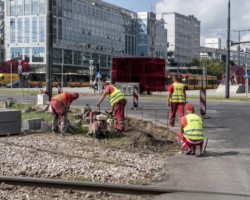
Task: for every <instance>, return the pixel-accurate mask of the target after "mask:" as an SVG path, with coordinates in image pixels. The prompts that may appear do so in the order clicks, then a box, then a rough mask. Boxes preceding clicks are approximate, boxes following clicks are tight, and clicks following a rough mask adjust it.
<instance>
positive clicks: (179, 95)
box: [168, 75, 186, 126]
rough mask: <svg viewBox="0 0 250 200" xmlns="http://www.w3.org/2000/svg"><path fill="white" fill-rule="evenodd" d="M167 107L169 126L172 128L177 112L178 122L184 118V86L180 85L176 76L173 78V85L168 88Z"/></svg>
mask: <svg viewBox="0 0 250 200" xmlns="http://www.w3.org/2000/svg"><path fill="white" fill-rule="evenodd" d="M168 92H169V94H168V106H169V107H170V115H169V121H168V123H169V125H170V126H174V123H175V115H176V112H177V110H178V115H179V122H180V119H181V117H183V116H184V106H185V103H186V86H185V85H184V84H183V83H180V81H179V77H178V76H177V75H174V76H173V83H172V84H171V85H169V87H168Z"/></svg>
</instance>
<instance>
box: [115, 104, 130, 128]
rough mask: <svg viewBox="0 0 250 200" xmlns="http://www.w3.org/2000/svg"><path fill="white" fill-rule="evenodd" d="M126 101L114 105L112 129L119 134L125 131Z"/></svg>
mask: <svg viewBox="0 0 250 200" xmlns="http://www.w3.org/2000/svg"><path fill="white" fill-rule="evenodd" d="M126 103H127V102H126V100H125V99H121V100H120V101H118V102H117V103H115V105H114V109H113V115H114V128H115V129H117V130H118V131H120V132H123V131H125V111H124V110H125V106H126Z"/></svg>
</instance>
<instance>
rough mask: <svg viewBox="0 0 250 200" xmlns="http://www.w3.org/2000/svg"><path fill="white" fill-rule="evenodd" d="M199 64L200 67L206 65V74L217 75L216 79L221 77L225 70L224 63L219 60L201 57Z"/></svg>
mask: <svg viewBox="0 0 250 200" xmlns="http://www.w3.org/2000/svg"><path fill="white" fill-rule="evenodd" d="M200 65H201V67H206V69H207V74H208V75H212V76H217V78H218V79H221V77H222V74H223V73H224V72H225V70H226V64H225V63H224V62H220V61H219V60H210V59H207V58H201V59H200Z"/></svg>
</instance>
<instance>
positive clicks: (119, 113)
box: [96, 82, 127, 133]
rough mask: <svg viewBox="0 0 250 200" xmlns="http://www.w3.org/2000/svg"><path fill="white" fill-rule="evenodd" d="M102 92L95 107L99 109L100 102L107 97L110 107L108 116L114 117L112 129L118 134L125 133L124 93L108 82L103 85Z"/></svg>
mask: <svg viewBox="0 0 250 200" xmlns="http://www.w3.org/2000/svg"><path fill="white" fill-rule="evenodd" d="M103 89H104V92H103V94H102V96H101V98H100V100H99V101H98V103H97V104H96V106H97V107H100V105H101V103H102V101H103V100H104V98H105V97H106V95H108V97H109V102H110V105H111V107H112V111H111V112H110V114H112V115H113V116H114V128H115V130H116V131H117V132H118V133H121V132H124V131H125V106H126V103H127V101H126V98H125V95H124V93H123V92H122V91H121V90H119V89H118V88H116V87H115V86H113V85H110V84H109V83H108V82H104V83H103Z"/></svg>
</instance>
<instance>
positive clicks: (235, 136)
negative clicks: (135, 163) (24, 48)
mask: <svg viewBox="0 0 250 200" xmlns="http://www.w3.org/2000/svg"><path fill="white" fill-rule="evenodd" d="M6 97H11V95H6V94H4V93H1V94H0V99H4V98H6ZM99 97H100V96H98V95H93V94H87V93H82V95H80V98H79V99H78V100H77V101H75V102H74V103H73V106H77V107H82V106H84V105H86V104H90V106H91V107H92V109H97V108H96V106H95V104H96V102H97V101H98V99H99ZM13 98H15V99H17V101H24V102H36V96H35V95H22V94H20V95H13ZM188 101H189V102H190V103H193V104H194V105H195V108H196V111H197V112H198V113H199V101H198V100H193V99H188ZM132 107H133V99H132V97H128V104H127V107H126V113H127V115H128V116H134V117H137V118H141V119H144V120H150V121H152V122H154V123H157V124H159V125H162V126H167V118H168V113H169V109H168V107H167V105H166V98H159V97H151V96H149V97H143V98H140V97H139V107H141V108H143V109H141V110H139V109H138V110H132V109H131V108H132ZM109 109H110V106H109V103H108V101H107V99H105V100H104V102H103V103H102V105H101V110H109ZM203 120H204V130H205V133H206V137H207V138H208V139H209V142H208V146H207V153H206V154H205V155H204V156H203V157H195V156H187V155H183V154H178V155H176V156H174V157H172V158H168V159H166V164H165V166H164V168H163V169H162V170H161V171H160V172H159V173H158V174H157V176H156V180H157V181H158V182H157V183H156V184H157V185H160V186H162V187H167V188H172V189H175V190H182V189H185V190H186V192H176V193H172V194H166V195H162V196H158V197H156V198H155V200H163V199H164V200H168V199H172V200H174V199H192V200H196V199H204V200H206V199H207V200H208V199H220V200H226V199H239V200H240V199H250V167H249V166H250V149H249V146H250V131H249V126H250V123H249V122H250V102H244V101H232V100H221V101H218V100H217V101H216V100H207V108H206V115H205V117H204V119H203ZM176 125H177V123H176ZM172 130H173V131H175V132H178V130H179V128H178V127H177V126H176V127H174V128H172Z"/></svg>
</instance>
